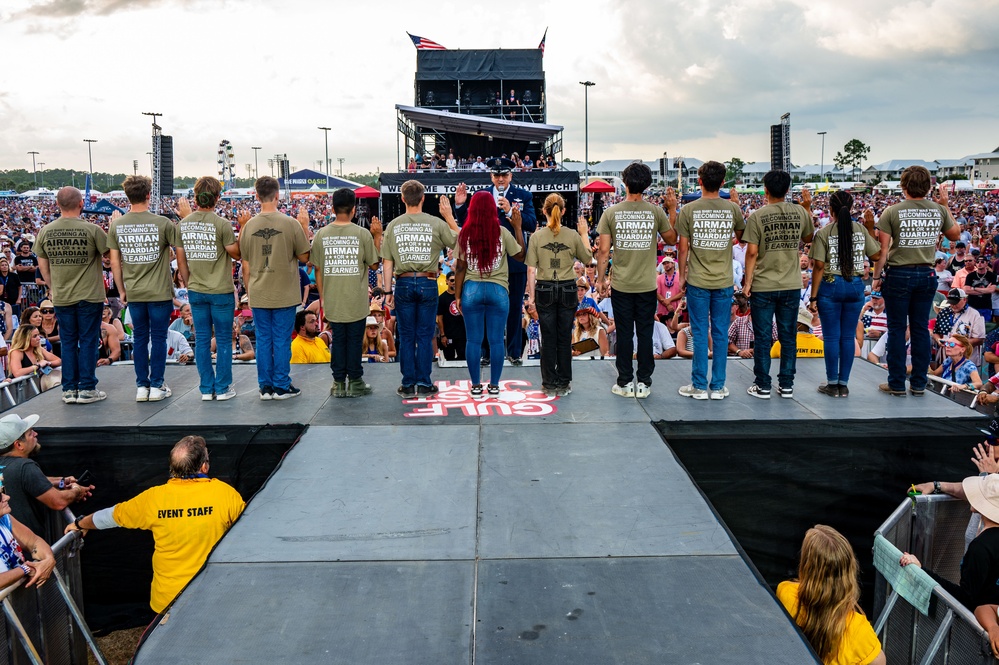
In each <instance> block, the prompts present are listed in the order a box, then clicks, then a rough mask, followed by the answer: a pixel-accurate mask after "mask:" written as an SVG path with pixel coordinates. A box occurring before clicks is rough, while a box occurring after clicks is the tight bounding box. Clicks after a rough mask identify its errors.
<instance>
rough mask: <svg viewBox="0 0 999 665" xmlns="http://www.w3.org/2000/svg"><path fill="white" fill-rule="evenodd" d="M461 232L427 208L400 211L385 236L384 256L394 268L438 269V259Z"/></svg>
mask: <svg viewBox="0 0 999 665" xmlns="http://www.w3.org/2000/svg"><path fill="white" fill-rule="evenodd" d="M457 240H458V234H457V233H455V232H454V231H452V230H451V227H450V226H448V225H447V222H445V221H444V220H443V219H441V218H440V217H434V216H433V215H428V214H427V213H425V212H420V213H416V214H409V213H406V214H403V215H399V216H398V217H396V218H395V219H393V220H392V221H391V222H389V225H388V227H387V228H386V229H385V233H384V234H383V236H382V258H383V259H385V260H387V261H391V262H392V264H393V266H392V271H393V272H394V273H395V274H396V275H398V274H400V273H404V272H437V271H438V270H439V269H440V266H439V265H438V263H437V262H438V259H439V258H440V255H441V251H442V250H443V249H444V248H445V247H454V244H455V242H456V241H457Z"/></svg>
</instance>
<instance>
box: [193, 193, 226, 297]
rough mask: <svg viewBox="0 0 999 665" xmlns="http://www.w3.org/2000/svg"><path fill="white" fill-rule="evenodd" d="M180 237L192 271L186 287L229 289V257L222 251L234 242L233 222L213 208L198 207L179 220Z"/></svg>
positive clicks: (207, 290)
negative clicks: (212, 209) (207, 209)
mask: <svg viewBox="0 0 999 665" xmlns="http://www.w3.org/2000/svg"><path fill="white" fill-rule="evenodd" d="M180 237H181V240H182V241H183V243H184V257H185V258H186V259H187V267H188V269H189V270H190V272H191V278H190V279H189V280H188V284H187V288H189V289H190V290H192V291H197V292H198V293H215V294H218V293H232V292H233V284H232V258H231V257H230V256H229V254H228V253H226V251H225V248H226V246H227V245H231V244H233V243H235V242H236V234H235V233H233V232H232V224H230V223H229V221H228V220H225V219H222V218H221V217H219V216H218V215H216V214H215V213H214V212H206V211H203V210H198V211H197V212H193V213H191V214H190V215H188V216H187V217H185V218H184V219H182V220H180Z"/></svg>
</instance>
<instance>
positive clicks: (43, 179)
mask: <svg viewBox="0 0 999 665" xmlns="http://www.w3.org/2000/svg"><path fill="white" fill-rule="evenodd" d="M38 166H40V167H41V169H42V187H44V186H45V162H38Z"/></svg>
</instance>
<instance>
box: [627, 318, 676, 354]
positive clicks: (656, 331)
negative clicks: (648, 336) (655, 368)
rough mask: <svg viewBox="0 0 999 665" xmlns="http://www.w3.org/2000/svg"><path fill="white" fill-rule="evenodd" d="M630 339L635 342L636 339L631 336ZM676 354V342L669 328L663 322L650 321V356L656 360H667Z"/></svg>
mask: <svg viewBox="0 0 999 665" xmlns="http://www.w3.org/2000/svg"><path fill="white" fill-rule="evenodd" d="M632 341H633V342H636V343H637V339H635V338H634V336H633V337H632ZM675 355H676V344H675V343H674V342H673V336H672V335H670V334H669V328H667V327H666V324H665V323H662V322H660V321H654V322H653V323H652V357H653V358H655V359H656V360H669V359H670V358H672V357H673V356H675Z"/></svg>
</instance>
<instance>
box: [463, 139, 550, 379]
mask: <svg viewBox="0 0 999 665" xmlns="http://www.w3.org/2000/svg"><path fill="white" fill-rule="evenodd" d="M487 166H488V167H489V170H490V172H491V174H492V175H491V178H492V183H493V186H492V187H491V188H489V189H486V190H482V191H486V192H488V193H489V194H491V195H492V196H493V200H494V201H495V205H496V207H497V213H498V215H499V221H500V225H501V226H502V227H503V228H505V229H506V230H507V231H509V232H511V233H512V232H513V231H514V229H513V226H512V223H511V222H510V215H511V214H512V211H513V210H518V211H519V212H520V218H521V226H522V231H521V234H522V236H523V237H521V239H520V241H521V244H522V245H523V246H524V247H527V246H528V242H527V235H524V234H525V233H526V234H531V233H534V232H535V231H536V230H537V228H538V220H537V216H536V214H535V211H534V200H533V197H532V195H531V193H530V192H529V191H527V190H526V189H523V188H520V187H516V186H514V185H511V184H510V183H511V181H512V179H513V175H512V171H513V167H514V164H513V162H511V161H510V160H509V159H505V158H496V159H491V160H489V164H488V165H487ZM467 201H468V190H467V187H466V186H465V184H464V183H461V184H460V185H458V190H457V191H456V192H455V195H454V203H455V206H456V208H457V214H458V223H459V225H463V224H464V219H465V217H466V216H467V214H468V206H467V205H465V204H466V203H467ZM508 278H509V300H510V303H509V307H508V312H507V316H508V318H507V322H506V345H505V347H498V348H491V349H490V355H491V354H493V353H496V354H499V355H501V356H502V355H503V352H502V351H501V349H504V348H505V350H506V356H507V359H508V360H510V363H511V364H513V365H519V364H520V362H521V359H520V357H521V355H522V352H523V336H522V334H521V316H520V315H521V308H522V307H523V303H524V294H525V293H526V292H527V266H526V265H524V263H523V262H521V261H519V260H517V259H514V258H511V259H510V261H509V275H508ZM458 290H459V291H460V290H461V289H460V288H459V289H458ZM466 316H467V315H466Z"/></svg>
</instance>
